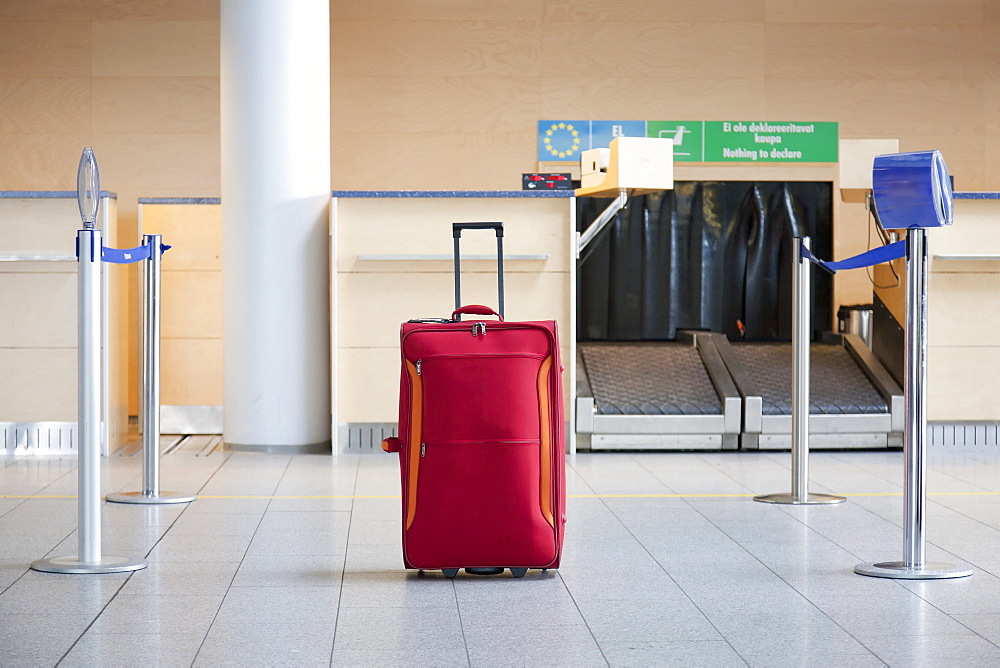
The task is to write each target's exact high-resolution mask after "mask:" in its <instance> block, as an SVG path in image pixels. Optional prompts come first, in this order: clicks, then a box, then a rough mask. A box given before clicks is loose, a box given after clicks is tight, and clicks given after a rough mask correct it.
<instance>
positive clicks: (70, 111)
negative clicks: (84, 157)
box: [0, 77, 91, 134]
mask: <svg viewBox="0 0 1000 668" xmlns="http://www.w3.org/2000/svg"><path fill="white" fill-rule="evenodd" d="M0 100H3V102H2V104H0V134H45V133H49V132H53V131H59V132H60V133H73V134H80V133H85V132H87V131H89V129H90V120H91V118H90V78H89V77H72V78H61V77H50V78H34V79H17V78H7V77H4V78H0Z"/></svg>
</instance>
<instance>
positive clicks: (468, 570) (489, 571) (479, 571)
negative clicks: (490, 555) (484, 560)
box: [465, 566, 503, 575]
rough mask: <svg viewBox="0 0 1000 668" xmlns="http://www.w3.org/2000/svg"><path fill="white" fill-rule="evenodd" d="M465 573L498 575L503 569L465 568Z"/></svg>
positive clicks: (487, 567) (492, 567) (489, 567)
mask: <svg viewBox="0 0 1000 668" xmlns="http://www.w3.org/2000/svg"><path fill="white" fill-rule="evenodd" d="M465 572H466V573H468V574H469V575H500V574H501V573H503V568H497V567H495V566H485V567H483V566H481V567H479V568H466V569H465Z"/></svg>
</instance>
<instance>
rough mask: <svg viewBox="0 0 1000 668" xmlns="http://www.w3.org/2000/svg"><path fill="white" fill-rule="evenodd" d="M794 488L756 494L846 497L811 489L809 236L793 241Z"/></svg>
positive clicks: (826, 500) (781, 499)
mask: <svg viewBox="0 0 1000 668" xmlns="http://www.w3.org/2000/svg"><path fill="white" fill-rule="evenodd" d="M792 247H793V249H794V250H793V252H792V309H793V314H792V491H791V493H790V494H789V493H777V494H764V495H761V496H755V497H754V498H753V500H754V501H760V502H761V503H782V504H790V505H830V504H834V503H843V502H844V501H846V500H847V499H845V498H844V497H842V496H833V495H831V494H810V493H809V343H810V338H811V336H810V334H811V332H812V327H811V325H810V321H811V320H812V290H811V285H810V280H811V269H812V265H811V264H810V262H809V261H808V260H807V259H806V258H805V257H804V253H803V250H804V249H808V248H809V237H802V238H800V239H794V240H793V243H792Z"/></svg>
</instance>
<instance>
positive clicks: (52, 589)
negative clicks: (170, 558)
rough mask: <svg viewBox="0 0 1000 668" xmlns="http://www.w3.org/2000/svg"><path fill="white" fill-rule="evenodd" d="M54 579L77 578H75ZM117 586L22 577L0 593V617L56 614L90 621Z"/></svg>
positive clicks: (120, 583) (112, 583)
mask: <svg viewBox="0 0 1000 668" xmlns="http://www.w3.org/2000/svg"><path fill="white" fill-rule="evenodd" d="M53 575H55V574H53ZM55 577H56V578H80V576H79V575H55ZM96 577H103V576H96ZM121 586H122V582H121V581H120V580H118V581H114V582H106V583H94V582H86V581H80V582H72V581H58V580H52V581H49V582H44V581H39V580H36V579H33V578H29V577H22V578H21V579H20V580H18V581H17V582H15V583H14V584H13V585H11V586H10V587H8V588H7V589H6V590H5V591H4V592H3V593H0V615H27V616H37V615H44V614H47V613H49V612H53V611H57V614H66V615H90V616H91V617H93V616H96V615H97V614H98V613H100V611H101V610H102V609H103V608H104V606H105V604H106V603H107V602H108V601H110V600H111V598H112V597H113V596H114V595H115V593H116V592H117V591H118V590H119V589H120V588H121Z"/></svg>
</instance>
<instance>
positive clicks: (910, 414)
mask: <svg viewBox="0 0 1000 668" xmlns="http://www.w3.org/2000/svg"><path fill="white" fill-rule="evenodd" d="M903 381H904V383H903V384H904V389H903V394H904V395H905V406H906V424H905V426H904V429H903V458H904V459H905V460H906V464H905V465H906V473H905V476H904V479H903V514H904V517H903V559H902V561H885V562H879V563H866V564H858V565H857V566H855V567H854V572H855V573H858V574H859V575H869V576H872V577H879V578H893V579H899V580H942V579H946V578H962V577H968V576H969V575H972V569H971V568H962V567H956V566H954V565H952V564H949V563H945V562H940V561H926V560H925V558H924V553H925V548H926V541H925V538H924V526H925V525H924V519H925V507H924V506H925V505H926V502H927V451H926V442H927V394H926V386H927V230H925V229H923V228H912V229H910V230H908V231H907V234H906V367H905V371H904V378H903Z"/></svg>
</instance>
